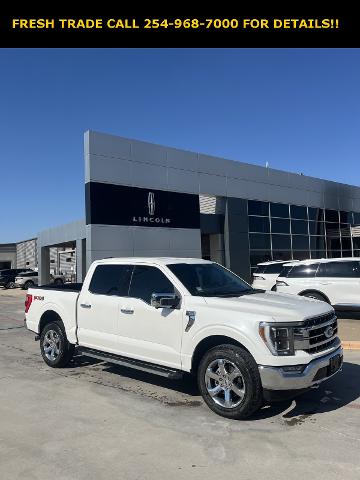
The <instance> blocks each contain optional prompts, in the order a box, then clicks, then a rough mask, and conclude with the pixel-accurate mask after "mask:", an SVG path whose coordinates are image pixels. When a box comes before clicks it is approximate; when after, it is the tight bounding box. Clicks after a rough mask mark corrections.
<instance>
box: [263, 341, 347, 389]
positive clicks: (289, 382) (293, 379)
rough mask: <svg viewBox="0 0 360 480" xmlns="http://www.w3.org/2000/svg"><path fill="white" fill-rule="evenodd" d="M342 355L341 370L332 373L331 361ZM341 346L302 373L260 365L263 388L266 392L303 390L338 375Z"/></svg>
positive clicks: (310, 364) (312, 362) (317, 359)
mask: <svg viewBox="0 0 360 480" xmlns="http://www.w3.org/2000/svg"><path fill="white" fill-rule="evenodd" d="M337 355H340V361H341V364H340V368H338V369H337V370H336V371H334V372H333V373H331V371H330V359H331V358H333V357H336V356H337ZM342 358H343V349H342V347H341V346H339V348H337V349H336V350H335V351H333V352H331V353H329V354H327V355H324V356H323V357H319V358H316V359H314V360H312V361H311V362H310V363H309V364H308V365H306V367H305V368H304V370H303V371H302V372H301V373H294V372H285V371H284V370H283V368H282V367H269V366H265V365H259V372H260V377H261V382H262V386H263V388H264V389H265V390H302V389H306V388H310V387H313V386H314V385H318V384H319V383H321V382H323V381H324V380H327V379H328V378H331V377H332V376H333V375H336V374H337V373H338V372H339V371H340V370H341V367H342Z"/></svg>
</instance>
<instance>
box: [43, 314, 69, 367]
mask: <svg viewBox="0 0 360 480" xmlns="http://www.w3.org/2000/svg"><path fill="white" fill-rule="evenodd" d="M74 348H75V347H74V345H72V344H71V343H69V342H68V339H67V338H66V333H65V329H64V326H63V324H62V323H61V322H51V323H48V324H47V325H45V327H44V329H43V331H42V332H41V335H40V351H41V355H42V357H43V359H44V362H45V363H46V364H47V365H49V367H53V368H61V367H65V366H66V365H67V364H68V363H69V362H70V360H71V358H72V356H73V355H74Z"/></svg>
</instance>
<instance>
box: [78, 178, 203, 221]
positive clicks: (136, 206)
mask: <svg viewBox="0 0 360 480" xmlns="http://www.w3.org/2000/svg"><path fill="white" fill-rule="evenodd" d="M85 195H86V197H85V198H86V224H87V225H92V224H94V225H126V226H138V227H151V228H155V227H158V228H196V229H199V228H200V211H199V196H198V195H195V194H192V193H180V192H171V191H168V190H157V189H155V188H152V187H148V188H140V187H130V186H128V185H113V184H109V183H101V182H87V183H86V186H85Z"/></svg>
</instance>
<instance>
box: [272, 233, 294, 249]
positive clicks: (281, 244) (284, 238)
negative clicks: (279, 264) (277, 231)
mask: <svg viewBox="0 0 360 480" xmlns="http://www.w3.org/2000/svg"><path fill="white" fill-rule="evenodd" d="M271 240H272V248H273V250H291V239H290V235H271Z"/></svg>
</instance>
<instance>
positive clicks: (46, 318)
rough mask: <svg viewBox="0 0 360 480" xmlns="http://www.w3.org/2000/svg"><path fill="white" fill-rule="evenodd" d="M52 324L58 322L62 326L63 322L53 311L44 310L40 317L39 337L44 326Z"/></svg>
mask: <svg viewBox="0 0 360 480" xmlns="http://www.w3.org/2000/svg"><path fill="white" fill-rule="evenodd" d="M52 322H60V323H61V324H62V325H63V326H64V322H63V321H62V318H61V317H60V315H59V314H58V313H57V312H55V311H54V310H46V311H45V312H44V313H43V314H42V315H41V317H40V322H39V335H41V332H42V331H43V330H44V328H45V326H46V325H48V324H49V323H52Z"/></svg>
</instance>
